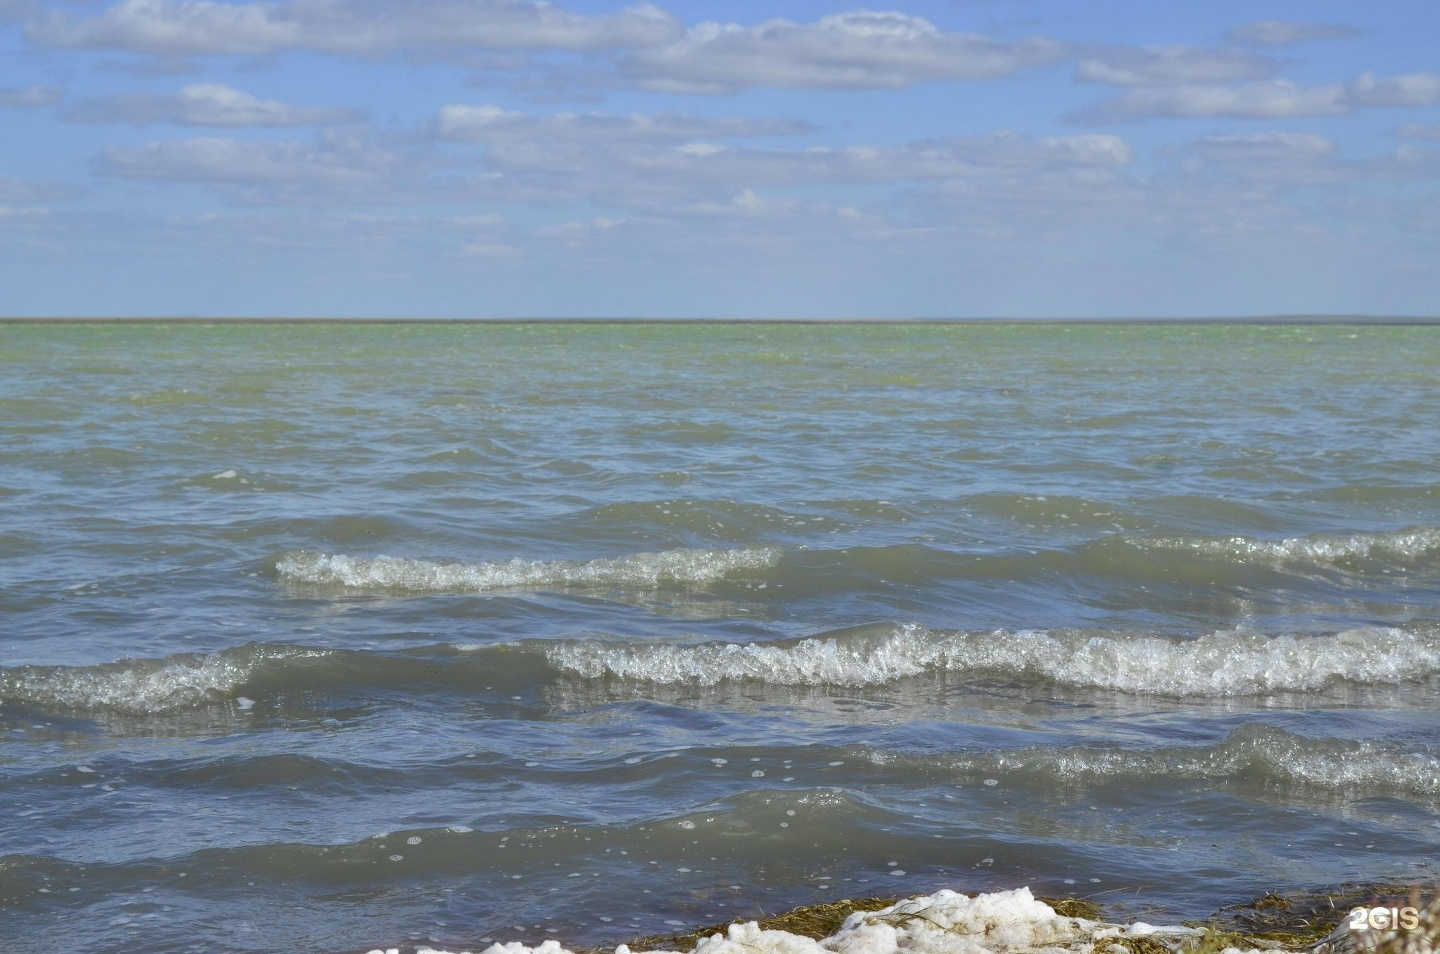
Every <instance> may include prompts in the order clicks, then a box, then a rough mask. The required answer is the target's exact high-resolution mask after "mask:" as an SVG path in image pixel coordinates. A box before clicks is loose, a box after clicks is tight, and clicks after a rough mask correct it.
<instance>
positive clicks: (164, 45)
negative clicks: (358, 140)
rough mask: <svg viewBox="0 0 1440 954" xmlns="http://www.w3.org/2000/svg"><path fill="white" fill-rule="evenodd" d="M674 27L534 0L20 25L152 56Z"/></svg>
mask: <svg viewBox="0 0 1440 954" xmlns="http://www.w3.org/2000/svg"><path fill="white" fill-rule="evenodd" d="M681 31H682V27H681V25H680V23H679V21H677V20H676V19H675V18H674V17H672V16H671V15H670V14H668V13H666V12H664V11H663V10H661V9H660V8H658V7H655V6H653V5H651V4H648V3H642V4H639V5H637V6H631V7H626V8H625V9H623V10H621V11H619V12H618V13H614V14H610V15H603V16H586V15H584V14H579V13H572V12H570V11H567V10H564V9H562V8H560V7H558V6H556V5H554V4H553V3H547V2H540V0H410V2H408V3H406V4H405V5H404V6H403V7H401V8H398V9H397V7H396V5H395V4H394V3H392V2H390V0H281V2H249V3H244V2H242V3H223V2H218V0H120V2H119V3H117V4H115V5H114V6H111V7H108V8H106V9H105V10H104V11H103V12H101V13H99V14H97V15H94V16H90V17H75V16H72V15H68V14H63V13H58V12H53V13H51V14H49V15H48V16H45V17H39V18H34V19H31V20H30V21H29V22H28V23H27V24H26V35H27V36H28V37H29V38H30V39H31V40H33V41H34V42H36V43H39V44H43V45H48V46H60V47H78V48H90V49H119V50H127V51H130V52H133V53H145V54H152V55H156V56H203V55H224V54H242V55H256V54H266V53H275V52H278V51H282V50H292V49H311V50H317V51H320V52H324V53H334V54H373V53H381V52H387V51H394V50H415V49H426V48H430V49H462V48H468V49H490V50H493V49H502V50H503V49H533V50H539V49H560V50H592V49H606V48H630V47H639V46H648V45H653V44H657V43H664V42H667V41H669V40H672V39H674V38H675V37H677V36H679V35H680V33H681Z"/></svg>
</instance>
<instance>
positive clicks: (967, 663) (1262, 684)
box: [546, 625, 1440, 696]
mask: <svg viewBox="0 0 1440 954" xmlns="http://www.w3.org/2000/svg"><path fill="white" fill-rule="evenodd" d="M546 655H547V658H548V660H549V662H550V664H551V665H552V666H554V667H556V668H557V669H560V670H561V671H563V672H568V673H574V674H576V675H580V676H583V677H586V678H591V679H594V678H601V677H607V676H609V677H616V678H621V679H634V680H643V681H648V682H653V683H691V684H695V685H702V686H710V685H715V684H717V683H720V682H722V681H725V680H755V681H760V682H765V683H771V684H777V685H790V686H805V685H838V686H874V685H882V684H885V683H888V682H892V681H895V680H897V679H903V678H906V677H910V676H919V675H922V674H925V673H932V672H942V673H952V674H966V675H970V674H974V675H982V676H983V675H986V674H990V675H999V676H1006V677H1016V676H1020V677H1029V678H1035V679H1043V680H1046V681H1049V682H1052V683H1056V684H1060V685H1064V686H1074V687H1080V688H1093V689H1109V690H1118V691H1122V692H1133V693H1143V694H1154V695H1167V696H1240V695H1253V694H1260V693H1269V692H1302V691H1311V690H1316V689H1321V688H1324V687H1325V686H1327V685H1330V684H1332V683H1336V682H1341V681H1348V682H1356V683H1399V682H1402V681H1404V680H1409V679H1419V678H1424V677H1426V676H1429V675H1431V674H1433V673H1436V672H1440V639H1437V638H1436V637H1435V636H1434V635H1433V634H1431V635H1421V634H1417V633H1412V632H1408V631H1406V630H1401V629H1395V628H1382V627H1369V628H1362V629H1353V630H1348V631H1346V632H1343V633H1338V634H1334V635H1328V636H1288V635H1287V636H1266V635H1262V634H1258V633H1253V632H1247V631H1228V632H1218V633H1213V634H1210V635H1207V636H1201V637H1198V638H1194V639H1170V638H1163V637H1158V636H1136V635H1128V634H1119V633H1113V634H1107V635H1092V634H1088V633H1084V632H1074V631H1059V632H1046V631H1040V630H1020V631H1007V630H996V631H993V632H984V633H975V632H948V633H947V632H942V631H936V630H930V629H926V628H925V627H922V626H917V625H909V626H903V627H899V628H897V629H895V630H894V631H893V632H891V633H890V634H889V635H887V636H884V637H881V638H878V639H877V638H875V637H873V636H868V635H858V636H857V635H852V634H844V635H840V636H834V637H812V638H809V639H802V640H799V641H798V642H795V643H789V644H783V645H782V644H772V643H747V644H738V643H707V644H703V645H698V646H694V645H692V646H677V645H669V644H653V643H649V644H639V645H634V644H624V643H617V642H612V641H598V640H587V641H579V642H569V643H562V644H560V645H558V646H555V647H553V648H551V649H549V650H548V651H547V654H546Z"/></svg>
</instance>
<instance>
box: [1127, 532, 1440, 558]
mask: <svg viewBox="0 0 1440 954" xmlns="http://www.w3.org/2000/svg"><path fill="white" fill-rule="evenodd" d="M1125 540H1126V542H1127V543H1129V544H1130V545H1132V546H1135V547H1138V548H1140V549H1142V550H1171V551H1175V550H1178V551H1182V552H1189V553H1197V554H1201V555H1203V556H1208V557H1219V558H1222V559H1226V560H1232V561H1235V562H1240V563H1261V564H1289V563H1308V564H1311V565H1314V566H1318V567H1333V566H1339V565H1343V564H1346V563H1350V562H1354V561H1356V560H1377V561H1383V562H1407V561H1412V560H1416V559H1419V558H1422V557H1425V556H1428V555H1430V554H1432V553H1435V552H1436V551H1440V528H1437V527H1413V528H1411V529H1408V530H1396V531H1392V532H1389V533H1351V534H1317V535H1314V536H1308V537H1288V538H1285V539H1281V540H1264V539H1253V538H1250V537H1126V538H1125Z"/></svg>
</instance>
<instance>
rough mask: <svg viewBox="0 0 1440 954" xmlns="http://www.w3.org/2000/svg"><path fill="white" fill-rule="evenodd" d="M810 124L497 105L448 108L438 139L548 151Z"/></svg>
mask: <svg viewBox="0 0 1440 954" xmlns="http://www.w3.org/2000/svg"><path fill="white" fill-rule="evenodd" d="M813 129H814V127H812V126H811V125H810V124H808V123H802V122H796V121H785V120H775V119H704V118H701V117H697V116H682V115H676V114H661V115H656V116H644V115H640V114H630V115H628V116H616V115H609V114H605V113H586V114H580V113H557V114H555V115H552V116H544V117H537V116H530V115H527V114H525V113H520V112H512V111H509V110H504V109H501V108H499V107H497V106H492V105H484V106H445V107H444V108H442V109H441V110H440V114H439V117H438V119H437V120H436V131H437V133H438V135H439V136H440V138H442V139H447V140H451V141H455V142H474V143H499V142H507V143H511V144H529V145H532V146H533V147H535V148H547V147H550V146H553V145H555V144H557V143H558V142H579V143H583V144H586V145H594V144H597V143H600V142H605V143H656V142H684V141H688V140H692V139H731V138H737V137H747V136H785V135H794V134H796V133H803V132H810V131H812V130H813Z"/></svg>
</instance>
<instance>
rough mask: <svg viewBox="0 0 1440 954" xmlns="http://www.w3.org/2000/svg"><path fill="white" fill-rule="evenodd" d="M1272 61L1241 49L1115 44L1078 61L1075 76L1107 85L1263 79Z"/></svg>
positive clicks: (1265, 77)
mask: <svg viewBox="0 0 1440 954" xmlns="http://www.w3.org/2000/svg"><path fill="white" fill-rule="evenodd" d="M1274 72H1275V61H1274V60H1271V59H1270V58H1268V57H1264V56H1257V55H1255V54H1254V53H1246V52H1244V51H1242V50H1210V49H1205V48H1204V47H1196V46H1141V47H1115V48H1111V49H1107V50H1103V51H1101V52H1098V53H1092V54H1090V55H1089V56H1086V57H1084V58H1083V59H1081V60H1080V62H1079V64H1078V65H1077V67H1076V70H1075V77H1076V79H1079V80H1082V81H1084V82H1087V83H1107V84H1109V85H1111V86H1176V85H1182V84H1189V83H1231V82H1236V81H1239V80H1257V79H1267V78H1269V77H1270V76H1271V75H1272V74H1274Z"/></svg>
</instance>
